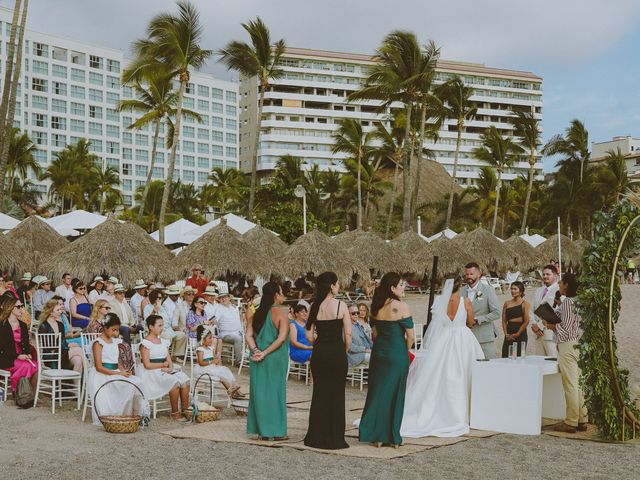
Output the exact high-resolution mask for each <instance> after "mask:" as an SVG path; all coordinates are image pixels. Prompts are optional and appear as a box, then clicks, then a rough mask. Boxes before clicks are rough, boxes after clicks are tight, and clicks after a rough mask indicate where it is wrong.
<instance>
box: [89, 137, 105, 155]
mask: <svg viewBox="0 0 640 480" xmlns="http://www.w3.org/2000/svg"><path fill="white" fill-rule="evenodd" d="M90 142H91V143H90V144H89V150H90V151H92V152H96V153H102V140H96V139H94V138H92V139H91V140H90Z"/></svg>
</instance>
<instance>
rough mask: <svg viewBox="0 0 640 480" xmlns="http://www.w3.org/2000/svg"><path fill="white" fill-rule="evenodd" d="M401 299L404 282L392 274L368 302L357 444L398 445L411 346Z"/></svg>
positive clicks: (407, 315)
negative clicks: (369, 331)
mask: <svg viewBox="0 0 640 480" xmlns="http://www.w3.org/2000/svg"><path fill="white" fill-rule="evenodd" d="M402 296H404V282H403V280H402V278H401V277H400V275H398V274H397V273H395V272H389V273H387V274H385V275H384V276H383V277H382V279H381V280H380V286H379V287H378V288H376V291H375V293H374V295H373V300H372V301H371V320H372V327H373V333H374V338H375V340H374V342H373V349H372V352H371V360H370V361H369V389H368V391H367V400H366V402H365V405H364V411H363V412H362V419H361V420H360V435H359V438H360V441H361V442H371V443H374V444H376V446H378V447H379V446H381V445H393V446H394V447H396V448H397V447H398V446H400V445H401V444H402V437H401V436H400V425H401V424H402V415H403V413H404V393H405V387H406V384H407V374H408V373H409V352H408V349H409V348H411V345H412V344H413V339H414V335H413V320H412V318H411V312H410V311H409V307H408V306H407V304H406V303H404V302H402V301H400V298H401V297H402Z"/></svg>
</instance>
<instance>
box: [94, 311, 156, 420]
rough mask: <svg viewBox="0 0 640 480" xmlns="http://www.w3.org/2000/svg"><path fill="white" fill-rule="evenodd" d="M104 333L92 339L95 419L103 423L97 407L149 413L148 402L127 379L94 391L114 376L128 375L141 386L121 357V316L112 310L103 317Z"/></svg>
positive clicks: (119, 412) (111, 411)
mask: <svg viewBox="0 0 640 480" xmlns="http://www.w3.org/2000/svg"><path fill="white" fill-rule="evenodd" d="M101 323H102V333H101V334H100V336H99V337H98V338H97V339H96V341H95V342H93V345H92V347H91V350H92V352H93V359H94V367H93V368H91V369H90V370H89V375H88V378H87V388H88V389H89V395H90V398H91V399H92V401H93V404H94V408H93V409H92V412H91V413H92V416H93V423H94V424H95V425H100V420H99V419H98V416H97V414H96V410H97V411H98V412H99V413H100V415H125V414H131V412H133V414H137V415H143V416H148V415H149V404H148V403H147V402H146V401H145V400H144V399H143V398H142V396H141V395H140V393H139V392H138V390H136V389H135V388H134V387H133V386H131V385H129V384H127V383H124V382H114V383H112V384H111V385H108V386H106V387H105V388H103V389H102V390H101V391H100V395H98V398H97V399H96V398H95V394H96V392H97V391H98V389H99V388H100V387H101V386H102V385H104V384H105V383H106V382H108V381H110V380H114V379H121V380H122V379H126V380H128V381H129V382H131V383H134V384H136V385H137V386H138V387H140V389H142V383H141V382H140V379H139V378H138V377H136V376H134V375H132V374H131V371H129V370H125V369H124V367H123V366H122V363H121V362H120V361H119V358H118V357H119V349H118V344H119V343H121V342H122V340H120V339H119V338H118V336H119V335H120V319H119V318H118V316H117V315H114V314H113V313H109V314H107V315H106V316H105V317H104V318H103V319H102V321H101Z"/></svg>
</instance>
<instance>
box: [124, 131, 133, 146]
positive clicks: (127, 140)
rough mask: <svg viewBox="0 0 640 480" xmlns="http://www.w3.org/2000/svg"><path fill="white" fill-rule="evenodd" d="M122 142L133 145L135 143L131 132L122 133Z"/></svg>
mask: <svg viewBox="0 0 640 480" xmlns="http://www.w3.org/2000/svg"><path fill="white" fill-rule="evenodd" d="M122 141H123V142H124V143H128V144H132V143H133V135H132V134H131V133H129V132H122Z"/></svg>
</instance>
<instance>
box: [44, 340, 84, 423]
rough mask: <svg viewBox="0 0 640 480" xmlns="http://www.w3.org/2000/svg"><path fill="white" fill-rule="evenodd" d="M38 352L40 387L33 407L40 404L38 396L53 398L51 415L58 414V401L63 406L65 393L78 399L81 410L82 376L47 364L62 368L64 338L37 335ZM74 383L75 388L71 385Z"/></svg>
mask: <svg viewBox="0 0 640 480" xmlns="http://www.w3.org/2000/svg"><path fill="white" fill-rule="evenodd" d="M35 337H36V350H37V352H38V371H39V374H38V385H37V387H36V394H35V396H34V398H33V406H34V407H35V406H36V404H37V403H38V396H39V395H40V394H42V395H49V396H51V413H53V414H55V413H56V400H58V401H59V402H60V404H62V395H63V393H68V394H69V396H68V397H67V398H68V399H74V398H75V399H76V403H77V406H76V410H79V409H80V399H81V395H80V392H81V389H82V375H81V374H80V373H79V372H76V371H75V370H67V369H63V368H49V367H48V366H47V363H50V364H53V365H54V366H57V367H60V366H61V362H62V340H61V339H62V337H61V334H60V333H36V335H35ZM69 382H73V386H70V385H69Z"/></svg>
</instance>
